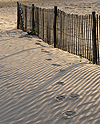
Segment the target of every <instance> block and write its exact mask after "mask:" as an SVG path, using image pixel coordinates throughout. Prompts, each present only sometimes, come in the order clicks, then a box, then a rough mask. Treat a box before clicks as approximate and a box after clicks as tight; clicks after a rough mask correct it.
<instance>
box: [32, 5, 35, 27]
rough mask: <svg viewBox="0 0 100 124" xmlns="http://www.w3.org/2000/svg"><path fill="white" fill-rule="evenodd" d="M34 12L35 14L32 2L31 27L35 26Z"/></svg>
mask: <svg viewBox="0 0 100 124" xmlns="http://www.w3.org/2000/svg"><path fill="white" fill-rule="evenodd" d="M34 14H35V7H34V4H32V29H33V28H34V27H35V21H34Z"/></svg>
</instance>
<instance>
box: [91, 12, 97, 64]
mask: <svg viewBox="0 0 100 124" xmlns="http://www.w3.org/2000/svg"><path fill="white" fill-rule="evenodd" d="M92 17H93V29H92V43H93V63H97V46H96V17H95V12H92Z"/></svg>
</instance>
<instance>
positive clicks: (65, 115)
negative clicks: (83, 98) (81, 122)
mask: <svg viewBox="0 0 100 124" xmlns="http://www.w3.org/2000/svg"><path fill="white" fill-rule="evenodd" d="M75 114H76V112H75V111H73V110H67V111H65V112H63V113H62V115H63V118H64V119H70V118H73V117H74V115H75Z"/></svg>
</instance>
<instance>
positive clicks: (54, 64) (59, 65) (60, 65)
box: [52, 64, 61, 66]
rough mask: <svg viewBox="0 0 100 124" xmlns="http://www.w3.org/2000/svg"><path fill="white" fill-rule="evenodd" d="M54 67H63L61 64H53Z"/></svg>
mask: <svg viewBox="0 0 100 124" xmlns="http://www.w3.org/2000/svg"><path fill="white" fill-rule="evenodd" d="M52 65H53V66H61V65H59V64H52Z"/></svg>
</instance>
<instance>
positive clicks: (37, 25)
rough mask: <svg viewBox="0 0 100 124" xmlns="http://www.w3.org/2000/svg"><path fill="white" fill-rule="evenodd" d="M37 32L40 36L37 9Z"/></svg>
mask: <svg viewBox="0 0 100 124" xmlns="http://www.w3.org/2000/svg"><path fill="white" fill-rule="evenodd" d="M37 32H38V34H37V35H38V36H39V8H38V7H37Z"/></svg>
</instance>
